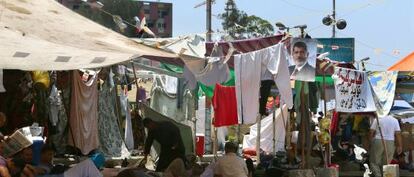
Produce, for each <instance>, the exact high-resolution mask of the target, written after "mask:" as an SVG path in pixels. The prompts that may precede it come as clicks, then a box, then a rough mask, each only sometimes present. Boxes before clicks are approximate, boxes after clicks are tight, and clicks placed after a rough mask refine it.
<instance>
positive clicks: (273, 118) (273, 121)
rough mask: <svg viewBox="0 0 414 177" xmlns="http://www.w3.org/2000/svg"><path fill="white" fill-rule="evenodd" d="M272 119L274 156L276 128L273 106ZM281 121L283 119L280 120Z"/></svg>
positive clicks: (274, 150)
mask: <svg viewBox="0 0 414 177" xmlns="http://www.w3.org/2000/svg"><path fill="white" fill-rule="evenodd" d="M274 103H275V101H274V99H273V104H274ZM272 112H273V117H272V128H273V132H272V133H273V145H272V146H273V155H276V138H275V137H276V132H275V131H276V126H275V122H276V105H273V111H272ZM282 119H283V118H282Z"/></svg>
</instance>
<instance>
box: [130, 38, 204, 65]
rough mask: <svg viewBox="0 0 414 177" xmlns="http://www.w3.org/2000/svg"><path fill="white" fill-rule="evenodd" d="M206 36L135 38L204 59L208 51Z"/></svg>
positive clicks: (149, 44) (144, 42)
mask: <svg viewBox="0 0 414 177" xmlns="http://www.w3.org/2000/svg"><path fill="white" fill-rule="evenodd" d="M205 36H206V35H205V34H193V35H187V36H180V37H174V38H143V39H138V38H135V39H134V40H135V41H137V42H139V43H142V44H145V45H148V46H153V47H157V48H160V49H163V50H166V51H169V52H172V53H175V54H180V55H184V56H188V57H192V58H198V59H204V55H205V53H206V43H205V42H206V40H205Z"/></svg>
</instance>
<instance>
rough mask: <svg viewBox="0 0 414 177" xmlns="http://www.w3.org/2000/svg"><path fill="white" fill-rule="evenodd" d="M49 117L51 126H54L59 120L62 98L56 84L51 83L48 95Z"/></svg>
mask: <svg viewBox="0 0 414 177" xmlns="http://www.w3.org/2000/svg"><path fill="white" fill-rule="evenodd" d="M49 104H50V105H49V119H50V123H51V124H52V126H56V125H57V122H58V120H59V109H60V107H61V106H62V100H61V98H60V94H59V92H58V89H57V87H56V85H54V84H53V85H52V89H51V90H50V95H49Z"/></svg>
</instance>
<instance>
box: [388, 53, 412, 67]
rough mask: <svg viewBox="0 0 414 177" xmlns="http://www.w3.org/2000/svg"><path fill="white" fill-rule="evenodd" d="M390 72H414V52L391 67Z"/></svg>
mask: <svg viewBox="0 0 414 177" xmlns="http://www.w3.org/2000/svg"><path fill="white" fill-rule="evenodd" d="M388 71H414V52H412V53H410V54H409V55H408V56H406V57H404V58H403V59H401V60H400V61H398V62H397V63H395V64H394V65H392V66H391V67H389V68H388Z"/></svg>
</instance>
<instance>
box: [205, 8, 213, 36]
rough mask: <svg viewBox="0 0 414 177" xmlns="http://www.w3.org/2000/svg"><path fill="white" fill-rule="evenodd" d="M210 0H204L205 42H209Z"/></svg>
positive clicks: (210, 31)
mask: <svg viewBox="0 0 414 177" xmlns="http://www.w3.org/2000/svg"><path fill="white" fill-rule="evenodd" d="M211 1H212V0H206V30H207V35H206V38H207V39H206V40H207V42H211V33H212V30H211Z"/></svg>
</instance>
